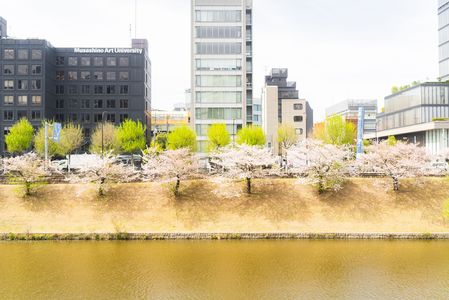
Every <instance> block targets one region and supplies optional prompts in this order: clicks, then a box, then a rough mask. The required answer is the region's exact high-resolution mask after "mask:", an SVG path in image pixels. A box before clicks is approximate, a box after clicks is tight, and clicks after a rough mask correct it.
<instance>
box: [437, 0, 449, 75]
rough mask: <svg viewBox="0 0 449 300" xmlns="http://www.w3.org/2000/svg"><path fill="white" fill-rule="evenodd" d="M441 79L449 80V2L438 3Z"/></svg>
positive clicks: (440, 0) (448, 0)
mask: <svg viewBox="0 0 449 300" xmlns="http://www.w3.org/2000/svg"><path fill="white" fill-rule="evenodd" d="M438 31H439V48H440V55H439V57H440V60H439V63H440V78H441V79H442V80H443V81H446V80H449V0H439V1H438Z"/></svg>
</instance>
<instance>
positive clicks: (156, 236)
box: [0, 232, 449, 241]
mask: <svg viewBox="0 0 449 300" xmlns="http://www.w3.org/2000/svg"><path fill="white" fill-rule="evenodd" d="M0 240H1V241H43V240H49V241H50V240H55V241H89V240H98V241H112V240H449V233H127V232H120V233H73V234H72V233H1V234H0Z"/></svg>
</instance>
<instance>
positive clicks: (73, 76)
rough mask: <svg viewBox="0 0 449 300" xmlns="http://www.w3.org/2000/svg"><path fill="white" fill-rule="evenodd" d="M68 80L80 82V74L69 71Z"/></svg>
mask: <svg viewBox="0 0 449 300" xmlns="http://www.w3.org/2000/svg"><path fill="white" fill-rule="evenodd" d="M67 79H68V80H78V72H76V71H68V72H67Z"/></svg>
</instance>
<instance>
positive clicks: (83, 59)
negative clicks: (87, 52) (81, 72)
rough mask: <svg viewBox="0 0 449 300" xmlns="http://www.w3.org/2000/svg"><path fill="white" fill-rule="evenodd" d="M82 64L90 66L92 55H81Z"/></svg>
mask: <svg viewBox="0 0 449 300" xmlns="http://www.w3.org/2000/svg"><path fill="white" fill-rule="evenodd" d="M81 65H82V66H83V67H88V66H90V57H81Z"/></svg>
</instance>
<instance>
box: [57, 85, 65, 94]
mask: <svg viewBox="0 0 449 300" xmlns="http://www.w3.org/2000/svg"><path fill="white" fill-rule="evenodd" d="M56 95H64V86H63V85H57V86H56Z"/></svg>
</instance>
